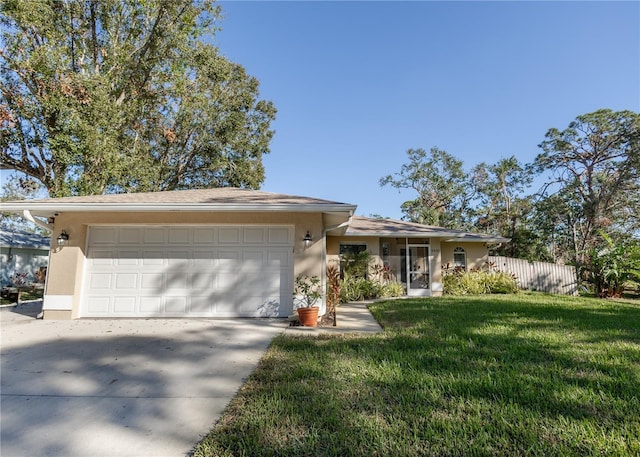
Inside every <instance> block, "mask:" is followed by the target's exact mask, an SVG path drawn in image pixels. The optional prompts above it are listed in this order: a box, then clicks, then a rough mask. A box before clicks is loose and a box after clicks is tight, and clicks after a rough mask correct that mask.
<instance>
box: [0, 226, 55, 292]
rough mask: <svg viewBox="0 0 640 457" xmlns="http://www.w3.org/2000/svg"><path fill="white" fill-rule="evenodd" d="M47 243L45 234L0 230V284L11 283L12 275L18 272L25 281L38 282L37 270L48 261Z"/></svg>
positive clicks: (48, 241) (47, 239)
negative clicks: (22, 275) (23, 275)
mask: <svg viewBox="0 0 640 457" xmlns="http://www.w3.org/2000/svg"><path fill="white" fill-rule="evenodd" d="M49 244H50V240H49V238H48V237H46V236H42V235H38V234H35V233H27V232H19V231H10V230H0V264H1V266H0V284H1V285H2V286H7V285H13V284H12V277H14V276H15V275H16V274H20V273H24V274H25V280H26V282H27V283H34V282H38V272H39V271H40V269H41V268H43V267H44V268H46V267H47V264H48V262H49Z"/></svg>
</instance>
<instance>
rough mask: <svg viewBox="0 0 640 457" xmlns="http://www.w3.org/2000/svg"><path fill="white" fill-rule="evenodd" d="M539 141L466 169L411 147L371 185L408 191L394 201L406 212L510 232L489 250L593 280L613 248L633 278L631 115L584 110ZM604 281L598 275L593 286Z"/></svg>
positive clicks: (635, 166)
mask: <svg viewBox="0 0 640 457" xmlns="http://www.w3.org/2000/svg"><path fill="white" fill-rule="evenodd" d="M539 147H540V148H541V150H542V152H541V153H540V154H538V156H537V157H536V158H535V160H534V161H533V163H521V162H520V161H519V160H518V159H517V158H516V157H515V156H511V157H508V158H503V159H500V160H499V161H498V162H497V163H495V164H487V163H480V164H476V165H474V166H473V167H472V168H471V170H470V172H468V171H467V170H466V169H465V164H464V163H463V162H462V161H461V160H459V159H457V158H456V157H455V156H453V155H451V154H449V153H447V152H446V151H442V150H440V149H438V148H432V149H431V150H430V151H426V150H424V149H410V150H409V151H407V157H408V161H407V163H405V164H404V165H402V167H401V169H400V171H399V172H397V173H395V174H390V175H388V176H385V177H383V178H382V179H381V180H380V184H381V185H382V186H387V185H388V186H392V187H395V188H398V189H411V190H413V191H415V193H416V198H415V199H413V200H409V201H406V202H404V203H403V204H402V212H403V214H404V216H403V218H404V219H406V220H409V221H413V222H419V223H423V224H428V225H439V226H444V227H450V228H457V229H464V230H470V231H476V232H482V233H493V234H497V235H501V236H504V237H508V238H510V239H511V242H510V243H508V244H505V245H501V246H499V247H498V248H497V249H496V254H498V255H506V256H510V257H517V258H523V259H529V260H541V261H551V262H561V263H569V264H574V265H576V266H577V267H578V270H579V272H580V276H581V278H582V279H591V280H592V283H594V282H599V283H602V282H603V281H602V280H601V279H602V278H600V279H598V280H597V281H594V280H593V274H594V273H593V269H594V259H600V261H601V262H602V261H603V260H602V258H603V256H604V257H606V256H607V255H613V254H612V253H613V251H614V248H616V247H617V248H618V251H616V252H617V255H619V256H620V257H621V258H622V259H623V260H626V259H631V263H630V265H629V266H628V267H626V270H628V272H631V274H630V275H627V276H629V277H630V278H632V277H635V276H638V279H639V280H640V258H638V259H637V262H636V263H634V261H633V259H634V258H636V257H637V256H638V252H639V251H638V242H639V240H640V115H639V114H638V113H635V112H632V111H618V112H614V111H612V110H609V109H601V110H598V111H595V112H593V113H588V114H584V115H581V116H578V117H577V118H576V119H575V120H574V121H573V122H571V123H570V124H569V126H568V127H567V128H566V129H564V130H558V129H556V128H552V129H549V131H548V132H547V133H546V135H545V138H544V141H542V143H541V144H540V145H539ZM536 177H544V178H546V181H545V183H544V185H543V186H542V188H540V189H532V188H531V186H532V183H533V182H534V179H535V178H536ZM621 246H622V247H623V249H622V251H620V249H619V248H620V247H621ZM605 263H606V262H605ZM610 263H611V264H612V265H613V264H615V265H619V264H620V262H617V263H616V262H610ZM614 269H615V268H614ZM634 271H635V272H636V273H637V274H634V273H633V272H634ZM616 274H617V273H612V272H611V271H610V272H609V275H610V276H611V277H614V276H616ZM600 276H601V275H600ZM618 276H619V275H618ZM610 288H612V286H610V284H609V282H606V281H605V282H604V284H603V285H602V286H601V289H605V291H604V292H603V291H600V293H602V294H607V293H608V292H606V290H609V289H610ZM618 289H619V287H618Z"/></svg>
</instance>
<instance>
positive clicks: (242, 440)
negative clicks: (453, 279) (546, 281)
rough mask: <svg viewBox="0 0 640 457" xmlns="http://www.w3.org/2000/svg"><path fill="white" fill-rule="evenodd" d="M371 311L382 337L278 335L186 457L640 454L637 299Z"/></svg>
mask: <svg viewBox="0 0 640 457" xmlns="http://www.w3.org/2000/svg"><path fill="white" fill-rule="evenodd" d="M371 309H372V312H373V314H374V316H375V317H376V319H378V321H379V322H381V324H382V325H383V327H384V328H385V331H384V332H383V333H381V334H377V335H369V336H354V335H346V336H336V335H332V336H319V337H317V338H309V337H293V336H281V337H278V338H276V339H275V340H274V342H273V344H272V345H271V348H270V349H269V351H268V352H267V354H266V355H265V357H264V358H263V360H262V362H261V364H260V366H259V367H258V369H257V370H256V371H255V372H254V373H253V374H252V375H251V376H250V378H249V379H248V381H247V382H246V384H245V385H244V386H243V388H242V389H241V390H240V392H239V393H238V395H237V396H236V397H235V398H234V400H233V401H232V402H231V404H230V405H229V407H228V408H227V411H226V413H225V414H224V416H223V417H222V418H221V420H220V421H219V422H218V423H217V424H216V426H215V427H214V429H213V430H212V431H211V433H210V434H209V435H208V436H207V437H205V438H204V439H203V440H202V441H201V442H200V443H199V444H198V446H197V447H196V449H195V456H197V457H199V456H212V455H216V456H217V455H238V456H240V455H251V456H255V455H258V456H259V455H265V456H267V455H273V456H276V455H277V456H306V455H314V456H374V455H379V456H386V455H390V456H429V455H433V456H462V455H465V456H467V455H469V456H494V455H510V456H513V455H527V456H529V455H531V456H536V455H540V456H543V455H544V456H571V455H573V456H590V455H593V456H595V455H598V456H601V455H616V456H628V455H631V456H633V455H640V303H637V302H634V301H602V300H597V299H591V298H574V297H559V296H551V295H543V294H520V295H511V296H482V297H480V296H475V297H443V298H437V299H410V300H409V299H408V300H398V301H385V302H379V303H377V304H375V305H372V307H371Z"/></svg>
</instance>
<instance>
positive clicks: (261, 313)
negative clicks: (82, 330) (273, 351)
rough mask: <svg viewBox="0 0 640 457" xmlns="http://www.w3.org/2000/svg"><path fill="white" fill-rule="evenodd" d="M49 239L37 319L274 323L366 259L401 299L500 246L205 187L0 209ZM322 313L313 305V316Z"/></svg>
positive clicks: (346, 207)
mask: <svg viewBox="0 0 640 457" xmlns="http://www.w3.org/2000/svg"><path fill="white" fill-rule="evenodd" d="M2 207H3V208H2V210H3V211H14V212H18V211H19V212H22V213H23V215H24V216H25V217H26V218H27V219H30V220H32V221H36V223H38V224H40V225H42V226H44V227H47V228H48V229H50V230H51V231H52V239H53V242H52V250H51V256H50V262H49V272H48V275H49V277H48V281H47V287H46V291H45V297H44V305H43V311H44V318H45V319H75V318H83V317H92V318H96V317H285V316H287V315H289V314H291V312H292V309H293V296H292V293H293V292H292V291H293V285H294V279H295V278H296V277H297V276H298V275H301V274H305V275H308V276H318V277H320V278H322V280H323V282H324V281H325V277H326V275H325V274H326V266H327V264H329V263H330V262H332V261H334V260H336V259H337V258H338V257H339V255H340V253H344V252H349V251H359V250H363V249H364V250H368V251H369V252H370V253H371V255H372V256H373V258H374V259H375V260H376V261H379V262H380V264H385V265H388V266H389V267H390V268H391V269H393V270H395V271H396V272H397V273H398V276H399V277H398V279H399V280H402V281H403V282H404V283H406V288H407V293H408V294H409V295H425V296H428V295H439V294H441V293H442V282H441V281H442V280H441V267H442V265H447V264H450V265H452V266H453V265H459V266H464V267H467V268H470V267H476V266H481V265H482V264H483V263H484V262H485V261H486V258H487V244H488V243H495V242H504V241H507V240H506V239H504V238H500V237H492V236H486V235H479V234H472V233H466V232H460V231H455V230H447V229H443V228H439V227H429V226H424V225H420V224H413V223H408V222H401V221H394V220H387V219H371V218H364V217H358V216H354V212H355V210H356V206H355V205H352V204H347V203H339V202H333V201H327V200H321V199H317V198H309V197H299V196H293V195H282V194H276V193H270V192H262V191H254V190H246V189H237V188H217V189H200V190H184V191H169V192H151V193H134V194H111V195H96V196H81V197H66V198H52V199H43V200H27V201H19V202H4V203H3V204H2ZM323 312H324V302H323V304H322V306H321V314H322V313H323Z"/></svg>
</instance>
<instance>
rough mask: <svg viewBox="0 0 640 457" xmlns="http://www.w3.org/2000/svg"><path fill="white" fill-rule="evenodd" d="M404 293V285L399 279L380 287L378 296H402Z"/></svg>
mask: <svg viewBox="0 0 640 457" xmlns="http://www.w3.org/2000/svg"><path fill="white" fill-rule="evenodd" d="M403 295H404V286H403V285H402V283H399V282H397V281H394V282H389V283H387V284H384V285H383V286H382V287H380V293H379V294H378V298H392V297H401V296H403Z"/></svg>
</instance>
